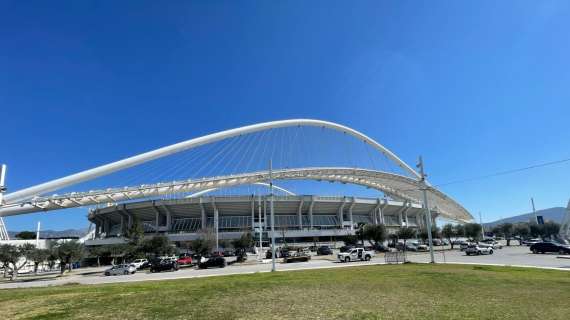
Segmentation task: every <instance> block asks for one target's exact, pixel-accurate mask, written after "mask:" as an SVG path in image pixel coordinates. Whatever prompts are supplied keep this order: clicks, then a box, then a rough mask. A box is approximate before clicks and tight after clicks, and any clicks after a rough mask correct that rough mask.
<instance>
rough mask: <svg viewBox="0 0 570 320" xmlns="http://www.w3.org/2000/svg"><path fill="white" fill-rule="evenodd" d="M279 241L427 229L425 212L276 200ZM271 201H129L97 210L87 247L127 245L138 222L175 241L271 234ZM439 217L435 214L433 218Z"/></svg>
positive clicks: (412, 206) (412, 207)
mask: <svg viewBox="0 0 570 320" xmlns="http://www.w3.org/2000/svg"><path fill="white" fill-rule="evenodd" d="M273 203H274V213H275V232H276V235H275V236H276V237H277V238H280V239H285V240H287V241H289V240H292V241H313V240H315V239H316V238H318V239H330V237H339V236H340V237H342V236H346V235H350V234H354V233H355V229H356V227H357V225H358V224H359V223H383V224H384V225H385V226H386V227H387V229H388V232H389V233H395V232H396V231H397V230H398V229H399V228H401V227H403V226H408V227H412V228H420V227H423V226H424V225H425V210H423V208H422V206H421V205H419V204H417V203H412V202H409V201H394V200H390V199H386V198H360V197H326V196H314V195H295V196H292V195H287V196H274V202H273ZM269 207H270V197H269V196H267V195H264V196H255V195H250V196H201V197H194V198H185V199H175V200H151V201H142V202H132V203H124V204H120V205H113V206H108V207H105V208H99V209H94V210H92V211H91V212H90V213H89V220H90V221H91V222H92V223H93V224H94V225H95V226H96V228H95V230H96V231H95V232H96V233H95V239H94V240H92V241H89V242H88V244H91V245H98V244H111V243H120V242H123V241H124V239H123V237H124V235H125V234H126V233H127V232H128V230H129V229H130V228H131V227H132V225H133V223H140V224H142V226H143V229H144V232H145V234H147V235H155V234H164V235H166V236H168V237H169V238H170V239H171V240H172V241H175V242H177V241H188V240H193V239H196V238H198V237H200V235H201V232H202V230H204V229H210V230H213V231H215V232H217V233H218V235H219V238H220V239H235V238H238V237H239V236H240V235H241V234H243V233H244V232H254V233H256V234H258V233H259V231H260V230H259V228H261V230H262V231H263V237H264V238H265V239H267V238H268V237H270V236H271V233H270V229H271V224H270V221H271V220H270V209H269ZM437 216H438V213H437V211H434V212H432V219H435V218H436V217H437Z"/></svg>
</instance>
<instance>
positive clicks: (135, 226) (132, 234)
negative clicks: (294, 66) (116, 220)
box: [126, 215, 144, 246]
mask: <svg viewBox="0 0 570 320" xmlns="http://www.w3.org/2000/svg"><path fill="white" fill-rule="evenodd" d="M126 236H127V238H128V239H129V240H130V242H131V243H132V244H133V245H137V246H138V245H140V244H141V242H142V241H143V239H144V227H143V225H142V222H141V221H140V220H139V218H138V216H136V215H134V216H133V217H132V223H131V226H130V228H129V229H128V230H127V234H126Z"/></svg>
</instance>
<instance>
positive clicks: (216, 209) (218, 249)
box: [214, 208, 220, 251]
mask: <svg viewBox="0 0 570 320" xmlns="http://www.w3.org/2000/svg"><path fill="white" fill-rule="evenodd" d="M218 219H219V216H218V208H215V209H214V226H215V228H216V251H220V246H219V244H218V243H219V241H218V240H219V238H220V236H219V230H220V224H219V222H218Z"/></svg>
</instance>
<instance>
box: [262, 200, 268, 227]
mask: <svg viewBox="0 0 570 320" xmlns="http://www.w3.org/2000/svg"><path fill="white" fill-rule="evenodd" d="M263 225H264V226H265V230H269V227H270V226H269V224H268V223H267V198H266V197H263Z"/></svg>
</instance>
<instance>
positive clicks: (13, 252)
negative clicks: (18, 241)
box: [0, 243, 35, 280]
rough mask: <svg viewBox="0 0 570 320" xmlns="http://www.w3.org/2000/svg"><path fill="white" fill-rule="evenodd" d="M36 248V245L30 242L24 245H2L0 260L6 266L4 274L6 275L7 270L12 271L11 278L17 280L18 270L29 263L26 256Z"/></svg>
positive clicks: (0, 246)
mask: <svg viewBox="0 0 570 320" xmlns="http://www.w3.org/2000/svg"><path fill="white" fill-rule="evenodd" d="M34 249H35V247H34V245H33V244H30V243H26V244H24V245H22V246H15V245H11V244H3V245H0V262H1V263H2V265H3V266H4V275H6V272H12V277H11V278H10V280H16V279H17V278H18V271H20V269H22V267H24V266H25V265H26V264H27V263H28V259H27V258H26V257H27V256H28V255H29V254H30V252H31V251H32V250H34ZM22 259H24V262H23V263H21V264H18V263H19V262H20V261H21V260H22Z"/></svg>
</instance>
